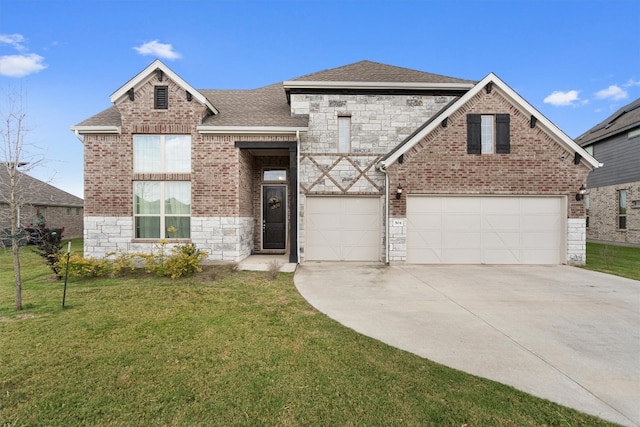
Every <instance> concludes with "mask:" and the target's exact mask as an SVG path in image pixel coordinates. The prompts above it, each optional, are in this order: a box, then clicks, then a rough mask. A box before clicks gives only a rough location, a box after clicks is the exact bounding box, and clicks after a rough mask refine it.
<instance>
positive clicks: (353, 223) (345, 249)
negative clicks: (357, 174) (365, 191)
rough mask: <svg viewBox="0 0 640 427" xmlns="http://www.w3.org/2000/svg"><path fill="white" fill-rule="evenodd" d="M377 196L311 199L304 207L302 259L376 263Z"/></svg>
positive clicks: (378, 233) (379, 207)
mask: <svg viewBox="0 0 640 427" xmlns="http://www.w3.org/2000/svg"><path fill="white" fill-rule="evenodd" d="M380 216H381V205H380V198H379V197H348V196H335V197H317V196H316V197H312V196H307V198H306V206H305V250H304V252H305V259H306V260H309V261H379V260H380V246H381V238H380V231H381V225H380V224H381V223H380Z"/></svg>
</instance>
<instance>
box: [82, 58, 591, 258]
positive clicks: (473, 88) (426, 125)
mask: <svg viewBox="0 0 640 427" xmlns="http://www.w3.org/2000/svg"><path fill="white" fill-rule="evenodd" d="M111 102H113V104H114V105H113V106H112V107H111V108H109V109H107V110H105V111H102V112H101V113H98V114H97V115H95V116H93V117H90V118H89V119H87V120H85V121H83V122H81V123H79V124H78V125H76V126H73V127H72V128H71V129H72V130H73V131H74V132H75V133H76V135H77V136H78V137H79V138H80V139H81V140H82V141H83V144H84V150H85V194H86V200H85V255H91V256H96V257H103V256H105V255H106V254H108V253H110V252H114V251H149V250H151V248H152V247H153V245H154V244H155V243H157V242H158V241H159V240H160V239H163V238H166V239H169V242H170V243H180V242H193V243H194V244H196V245H197V246H198V247H199V248H201V249H203V250H206V251H207V252H209V258H210V259H212V260H213V259H215V260H231V261H239V260H242V259H243V258H245V257H247V256H249V255H250V254H252V253H288V254H289V259H290V261H291V262H304V261H316V260H338V261H388V262H411V263H473V264H479V263H506V264H561V263H583V262H584V261H585V207H584V202H583V201H579V200H576V193H578V191H579V189H580V187H581V185H583V184H584V183H585V182H586V178H587V174H588V173H589V172H590V171H591V170H592V169H593V168H596V167H598V165H599V164H598V163H597V161H596V160H595V159H594V158H593V157H592V156H590V155H589V154H587V153H586V152H585V151H584V150H583V149H582V148H580V147H579V146H578V145H577V144H576V143H575V142H574V141H573V140H572V139H571V138H569V137H568V136H566V135H565V134H564V133H563V132H562V131H560V129H558V128H557V127H556V126H555V125H554V124H553V123H551V122H550V121H549V120H547V119H546V118H545V117H544V116H542V114H540V113H539V112H538V111H537V110H536V109H535V108H533V107H532V106H531V105H530V104H528V103H527V102H526V101H525V100H524V99H522V98H521V97H520V96H519V95H518V94H517V93H515V92H514V91H513V90H512V89H511V88H509V87H508V86H507V85H506V84H505V83H504V82H502V81H501V80H500V79H499V78H498V77H496V76H495V75H494V74H489V75H488V76H487V77H485V78H484V79H482V80H481V81H479V82H476V81H470V80H462V79H457V78H451V77H445V76H440V75H435V74H430V73H425V72H421V71H415V70H410V69H406V68H400V67H395V66H390V65H385V64H380V63H375V62H370V61H362V62H358V63H355V64H351V65H346V66H343V67H339V68H334V69H330V70H325V71H320V72H318V73H314V74H309V75H306V76H303V77H299V78H296V79H292V80H288V81H284V82H282V83H278V84H274V85H270V86H266V87H262V88H258V89H253V90H196V89H194V88H193V87H191V86H190V85H189V84H188V83H187V82H186V81H185V80H183V79H182V78H181V77H179V76H178V75H176V74H175V73H174V72H173V71H172V70H170V69H169V68H168V67H167V66H166V65H164V64H163V63H162V62H160V61H155V62H153V63H152V64H151V65H149V66H148V67H147V68H146V69H144V70H143V71H142V72H141V73H140V74H138V75H136V76H135V77H134V78H133V79H131V80H130V81H129V82H127V83H126V84H125V85H124V86H122V87H121V88H120V89H118V90H117V91H116V92H115V93H113V95H111ZM400 190H402V191H400Z"/></svg>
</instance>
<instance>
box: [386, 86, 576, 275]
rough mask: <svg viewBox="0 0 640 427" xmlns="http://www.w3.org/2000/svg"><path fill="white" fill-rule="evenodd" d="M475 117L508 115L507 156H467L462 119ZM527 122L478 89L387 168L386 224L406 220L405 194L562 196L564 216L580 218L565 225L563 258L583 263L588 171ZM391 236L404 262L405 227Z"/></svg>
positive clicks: (393, 230)
mask: <svg viewBox="0 0 640 427" xmlns="http://www.w3.org/2000/svg"><path fill="white" fill-rule="evenodd" d="M473 113H475V114H502V113H508V114H510V134H511V152H510V154H467V122H466V117H467V114H473ZM529 120H530V117H529V116H527V115H525V114H523V113H522V112H521V111H519V110H518V109H517V108H515V107H514V106H513V105H512V104H511V103H510V102H508V101H507V100H506V99H505V98H504V97H503V96H502V95H501V94H500V93H499V91H497V90H493V91H492V92H491V93H486V92H485V91H480V92H479V93H478V94H477V95H476V96H475V97H474V98H472V99H471V100H470V101H469V102H468V103H467V104H465V105H464V106H463V107H462V108H460V109H458V110H457V111H456V112H455V113H454V114H452V115H451V116H449V118H448V121H447V126H446V127H442V126H439V127H438V128H436V129H435V130H434V131H433V132H431V133H430V134H429V135H427V136H426V137H425V138H424V139H423V140H422V141H420V142H419V143H418V144H416V145H415V146H414V147H412V148H411V149H410V150H409V151H407V152H406V153H405V154H404V158H403V162H402V163H400V162H396V163H394V164H393V165H392V166H391V167H389V169H388V175H389V179H390V186H389V188H390V193H391V194H390V206H389V210H390V221H392V223H393V220H394V219H398V220H399V221H402V222H406V220H405V218H406V200H407V197H406V195H409V194H425V195H428V194H432V195H437V194H460V195H522V196H527V195H531V196H534V195H535V196H541V195H548V196H564V197H565V198H566V200H567V201H568V209H567V216H568V218H570V219H577V220H579V221H571V222H570V223H568V225H567V236H566V241H567V260H568V261H569V262H576V263H583V262H584V260H585V256H584V216H585V205H584V201H576V199H575V194H576V193H577V191H578V189H579V187H580V185H581V184H582V183H584V182H585V180H586V177H587V174H588V173H589V169H588V168H587V167H586V166H584V165H582V164H579V165H575V164H574V163H573V153H572V152H569V151H567V150H564V149H563V148H562V147H561V146H560V145H558V143H557V142H555V141H554V140H553V139H552V138H551V137H550V136H549V135H548V134H546V133H545V132H544V131H543V130H541V129H540V128H538V127H535V128H531V127H530V125H529V123H530V121H529ZM398 184H401V185H402V187H403V195H404V196H403V197H402V198H401V199H400V200H396V199H395V198H394V197H393V196H394V194H395V188H396V187H397V185H398ZM398 223H399V222H398ZM580 224H582V225H580ZM580 227H582V230H580ZM403 233H405V234H403ZM576 233H577V234H576ZM580 236H582V241H581V243H580V240H579V239H580ZM389 238H390V243H392V244H393V249H390V255H391V256H392V258H394V259H395V260H398V261H404V260H405V259H406V254H403V253H402V249H405V250H406V227H393V226H391V229H390V236H389ZM576 242H579V243H578V246H576ZM580 245H581V246H580Z"/></svg>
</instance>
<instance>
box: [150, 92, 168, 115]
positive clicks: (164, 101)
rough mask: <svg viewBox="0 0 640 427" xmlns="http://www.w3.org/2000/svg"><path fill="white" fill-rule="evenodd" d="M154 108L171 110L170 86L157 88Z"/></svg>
mask: <svg viewBox="0 0 640 427" xmlns="http://www.w3.org/2000/svg"><path fill="white" fill-rule="evenodd" d="M153 108H155V109H156V110H166V109H167V108H169V86H156V87H155V92H154V102H153Z"/></svg>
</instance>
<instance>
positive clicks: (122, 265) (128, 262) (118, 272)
mask: <svg viewBox="0 0 640 427" xmlns="http://www.w3.org/2000/svg"><path fill="white" fill-rule="evenodd" d="M110 255H112V256H115V254H110ZM137 257H138V255H137V254H130V253H126V252H123V253H121V254H118V255H117V256H115V258H114V259H113V260H111V276H112V277H122V276H126V275H127V274H130V273H133V272H134V271H136V266H135V260H136V258H137Z"/></svg>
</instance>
